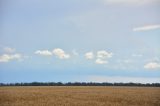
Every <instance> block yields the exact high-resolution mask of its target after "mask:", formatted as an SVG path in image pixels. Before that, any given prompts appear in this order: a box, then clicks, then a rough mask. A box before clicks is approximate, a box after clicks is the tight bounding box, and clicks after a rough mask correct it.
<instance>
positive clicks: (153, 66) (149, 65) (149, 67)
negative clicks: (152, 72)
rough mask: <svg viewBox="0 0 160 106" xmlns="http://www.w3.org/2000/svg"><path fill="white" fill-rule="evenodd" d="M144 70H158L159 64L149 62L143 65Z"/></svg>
mask: <svg viewBox="0 0 160 106" xmlns="http://www.w3.org/2000/svg"><path fill="white" fill-rule="evenodd" d="M144 68H145V69H160V63H157V62H150V63H147V64H145V65H144Z"/></svg>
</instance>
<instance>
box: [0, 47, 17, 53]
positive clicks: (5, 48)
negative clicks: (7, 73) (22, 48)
mask: <svg viewBox="0 0 160 106" xmlns="http://www.w3.org/2000/svg"><path fill="white" fill-rule="evenodd" d="M3 49H4V51H5V52H7V53H13V52H15V51H16V50H15V49H14V48H10V47H4V48H3Z"/></svg>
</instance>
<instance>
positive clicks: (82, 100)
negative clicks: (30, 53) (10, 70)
mask: <svg viewBox="0 0 160 106" xmlns="http://www.w3.org/2000/svg"><path fill="white" fill-rule="evenodd" d="M0 106H160V88H158V87H157V88H156V87H155V88H154V87H99V86H97V87H96V86H95V87H94V86H79V87H78V86H52V87H47V86H39V87H31V86H30V87H0Z"/></svg>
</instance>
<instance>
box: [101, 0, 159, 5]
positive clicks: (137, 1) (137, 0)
mask: <svg viewBox="0 0 160 106" xmlns="http://www.w3.org/2000/svg"><path fill="white" fill-rule="evenodd" d="M102 1H103V2H104V3H106V4H125V5H145V4H151V3H158V2H159V0H102Z"/></svg>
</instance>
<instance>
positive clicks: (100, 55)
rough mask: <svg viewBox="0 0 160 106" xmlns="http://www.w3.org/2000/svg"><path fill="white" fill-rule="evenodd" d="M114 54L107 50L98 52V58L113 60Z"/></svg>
mask: <svg viewBox="0 0 160 106" xmlns="http://www.w3.org/2000/svg"><path fill="white" fill-rule="evenodd" d="M112 55H113V53H109V52H107V51H105V50H102V51H98V52H97V58H101V59H105V58H111V57H112Z"/></svg>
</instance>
